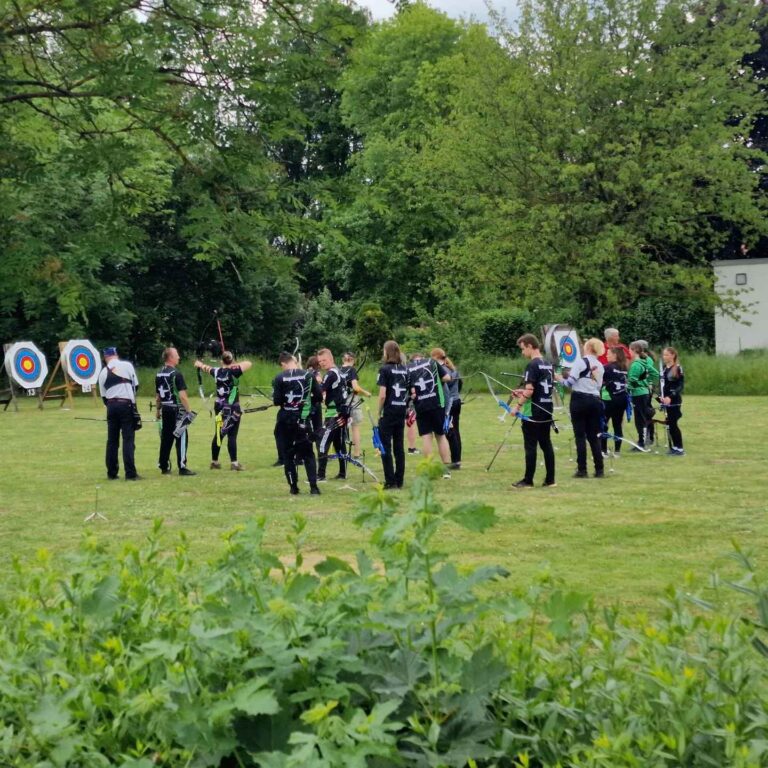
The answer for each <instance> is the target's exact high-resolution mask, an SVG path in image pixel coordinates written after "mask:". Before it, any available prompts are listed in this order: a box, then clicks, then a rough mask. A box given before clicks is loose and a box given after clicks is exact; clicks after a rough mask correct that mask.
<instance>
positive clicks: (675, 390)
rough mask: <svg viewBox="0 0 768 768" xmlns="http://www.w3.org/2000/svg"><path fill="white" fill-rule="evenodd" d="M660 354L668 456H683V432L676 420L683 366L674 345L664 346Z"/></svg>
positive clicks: (682, 384)
mask: <svg viewBox="0 0 768 768" xmlns="http://www.w3.org/2000/svg"><path fill="white" fill-rule="evenodd" d="M661 354H662V361H663V363H664V369H663V370H662V372H661V386H662V390H661V396H660V397H661V405H662V407H663V408H664V411H665V413H666V415H667V429H668V430H669V440H670V443H671V445H670V446H669V450H668V451H667V455H668V456H684V455H685V451H684V450H683V433H682V432H681V431H680V427H679V426H678V422H679V421H680V419H681V418H682V417H683V410H682V409H683V389H684V387H685V379H684V377H683V368H682V366H681V365H680V360H679V358H678V355H677V350H676V349H675V348H674V347H666V348H665V349H664V350H663V352H662V353H661Z"/></svg>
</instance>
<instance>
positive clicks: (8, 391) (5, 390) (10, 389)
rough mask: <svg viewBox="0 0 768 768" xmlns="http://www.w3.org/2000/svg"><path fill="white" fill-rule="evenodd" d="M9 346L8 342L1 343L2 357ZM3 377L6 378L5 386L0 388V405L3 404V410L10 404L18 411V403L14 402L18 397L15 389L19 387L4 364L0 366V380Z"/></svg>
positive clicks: (0, 380)
mask: <svg viewBox="0 0 768 768" xmlns="http://www.w3.org/2000/svg"><path fill="white" fill-rule="evenodd" d="M10 347H11V345H10V344H3V358H5V353H6V352H7V351H8V350H9V349H10ZM3 378H4V379H5V380H6V382H7V386H3V387H2V388H0V405H2V406H3V410H4V411H7V410H8V406H10V405H12V406H13V410H14V411H16V412H17V413H18V410H19V404H18V403H17V402H16V399H17V398H18V394H17V390H20V389H21V388H20V387H18V386H17V385H16V384H15V383H14V381H13V378H12V377H11V374H10V373H8V370H7V369H6V367H5V365H3V366H2V367H0V382H2V379H3Z"/></svg>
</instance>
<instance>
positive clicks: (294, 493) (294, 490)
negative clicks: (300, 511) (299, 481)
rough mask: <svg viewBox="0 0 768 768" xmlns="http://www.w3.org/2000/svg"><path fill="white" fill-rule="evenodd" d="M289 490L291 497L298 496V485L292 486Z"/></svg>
mask: <svg viewBox="0 0 768 768" xmlns="http://www.w3.org/2000/svg"><path fill="white" fill-rule="evenodd" d="M290 488H291V496H298V495H299V486H298V485H292V486H290Z"/></svg>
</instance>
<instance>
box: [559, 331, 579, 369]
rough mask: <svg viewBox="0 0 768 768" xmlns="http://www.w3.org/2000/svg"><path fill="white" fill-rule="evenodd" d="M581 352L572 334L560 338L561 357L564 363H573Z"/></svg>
mask: <svg viewBox="0 0 768 768" xmlns="http://www.w3.org/2000/svg"><path fill="white" fill-rule="evenodd" d="M578 354H579V348H578V347H577V346H576V344H575V342H574V341H573V339H572V338H571V337H570V336H565V337H564V338H563V339H561V340H560V359H561V360H562V361H563V362H564V363H572V362H573V361H574V360H575V359H576V357H577V356H578Z"/></svg>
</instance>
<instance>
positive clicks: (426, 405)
mask: <svg viewBox="0 0 768 768" xmlns="http://www.w3.org/2000/svg"><path fill="white" fill-rule="evenodd" d="M447 374H448V370H447V369H446V368H445V367H444V366H442V365H440V364H439V363H438V362H437V361H436V360H431V359H429V360H428V359H420V360H413V361H412V362H410V363H408V386H409V387H410V389H411V390H412V391H413V392H414V406H415V408H416V413H425V412H426V411H431V410H434V409H435V408H445V391H444V389H443V383H442V377H443V376H446V375H447Z"/></svg>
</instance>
